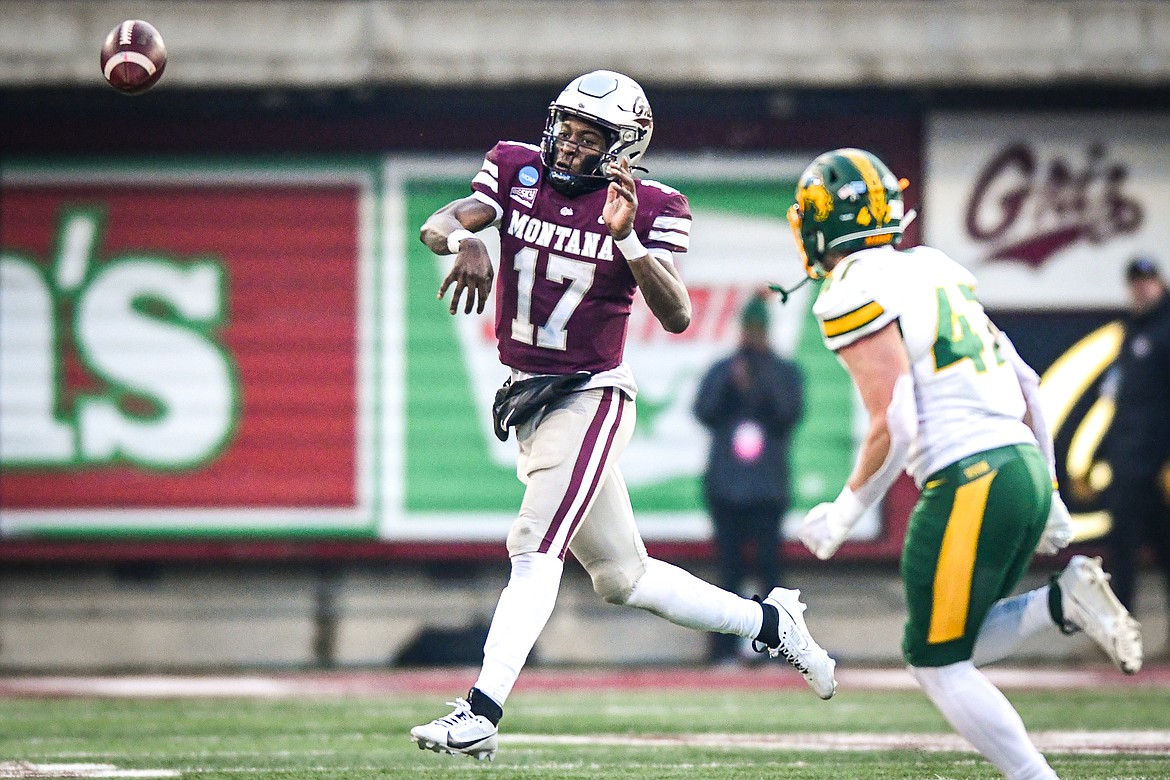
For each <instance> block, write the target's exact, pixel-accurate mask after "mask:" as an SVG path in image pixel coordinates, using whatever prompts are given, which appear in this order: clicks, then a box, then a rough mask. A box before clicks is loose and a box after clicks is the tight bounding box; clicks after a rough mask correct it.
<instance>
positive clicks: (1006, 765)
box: [910, 661, 1057, 780]
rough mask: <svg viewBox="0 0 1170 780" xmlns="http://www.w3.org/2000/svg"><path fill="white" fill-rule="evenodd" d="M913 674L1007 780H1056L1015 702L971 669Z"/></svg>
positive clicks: (915, 670)
mask: <svg viewBox="0 0 1170 780" xmlns="http://www.w3.org/2000/svg"><path fill="white" fill-rule="evenodd" d="M910 673H911V674H913V675H914V678H915V679H916V680H918V684H919V685H921V686H922V690H923V691H924V692H925V693H926V696H927V698H929V699H930V700H931V701H932V702H934V706H935V707H937V708H938V711H939V712H941V713H942V714H943V717H945V718H946V719H947V722H949V723H950V724H951V726H952V727H954V729H955V731H957V732H959V734H960V735H961V736H962V737H964V738H965V739H966V740H967V741H968V742H970V743H971V744H972V745H974V747H975V749H976V750H978V751H979V752H980V753H982V754H983V757H984V758H986V759H987V760H988V761H990V762H991V763H992V764H994V765H995V766H996V768H997V769H999V771H1000V772H1003V774H1004V775H1005V776H1006V777H1007V778H1008V780H1057V778H1056V773H1055V772H1054V771H1052V767H1050V766H1049V765H1048V762H1047V761H1046V760H1045V759H1044V756H1043V755H1041V754H1040V751H1039V750H1037V749H1036V746H1035V745H1033V744H1032V740H1030V739H1029V738H1028V732H1027V731H1026V730H1025V729H1024V722H1023V721H1022V720H1020V716H1019V714H1018V713H1017V712H1016V711H1015V709H1014V708H1013V707H1012V705H1011V702H1009V701H1008V700H1007V697H1005V696H1004V695H1003V694H1002V693H1000V691H999V689H998V688H996V687H995V686H994V685H992V684H991V681H990V680H988V679H987V677H986V676H984V674H983V673H982V672H980V671H979V670H978V669H976V668H975V665H974V664H973V663H971V662H970V661H960V662H959V663H957V664H950V665H949V666H939V667H921V666H911V667H910Z"/></svg>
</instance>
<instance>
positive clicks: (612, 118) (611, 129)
mask: <svg viewBox="0 0 1170 780" xmlns="http://www.w3.org/2000/svg"><path fill="white" fill-rule="evenodd" d="M566 115H568V116H573V117H577V118H580V119H584V120H585V121H587V122H592V123H593V124H596V125H598V126H600V127H601V129H602V130H604V131H606V136H607V140H608V142H609V147H608V149H607V150H606V151H605V152H603V153H602V155H601V157H600V158H599V159H598V160H597V164H596V165H595V166H594V168H593V170H592V171H585V172H583V173H580V174H573V173H566V172H565V171H558V170H556V169H555V168H554V167H553V158H554V155H555V152H556V136H557V130H558V128H559V127H560V124H561V121H562V120H563V119H564V118H565V116H566ZM653 132H654V116H653V114H651V112H650V103H649V101H647V100H646V93H645V92H643V91H642V87H640V86H639V85H638V82H636V81H634V80H633V79H632V78H630V77H629V76H624V75H622V74H621V73H616V72H614V71H612V70H595V71H593V72H592V73H586V74H585V75H584V76H578V77H577V78H575V79H573V80H572V81H571V82H570V83H569V86H567V87H565V88H564V90H563V91H562V92H561V94H560V96H558V97H557V99H556V100H554V101H553V102H552V103H550V104H549V107H548V120H547V121H546V122H545V125H544V135H543V136H542V137H541V142H540V151H541V159H543V160H544V165H545V168H546V169H547V170H548V177H549V182H550V183H551V184H552V185H553V187H554V188H556V189H557V190H558V191H559V192H562V193H564V194H566V195H577V194H580V193H582V192H588V191H591V190H596V189H600V188H601V187H603V186H605V185H606V184H608V179H606V177H605V171H606V168H607V167H608V166H609V164H610V163H616V162H617V161H618V159H620V158H621V157H622V156H626V157H629V158H630V164H631V165H635V164H636V163H637V162H639V161H640V160H641V159H642V155H643V154H645V152H646V147H648V146H650V136H651V135H652V134H653Z"/></svg>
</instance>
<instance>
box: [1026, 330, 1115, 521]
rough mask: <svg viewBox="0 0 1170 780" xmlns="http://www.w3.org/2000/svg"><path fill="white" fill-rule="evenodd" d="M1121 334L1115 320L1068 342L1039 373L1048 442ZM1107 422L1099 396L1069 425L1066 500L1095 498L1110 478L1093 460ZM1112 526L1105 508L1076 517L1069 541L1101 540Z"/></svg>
mask: <svg viewBox="0 0 1170 780" xmlns="http://www.w3.org/2000/svg"><path fill="white" fill-rule="evenodd" d="M1124 335H1125V334H1124V329H1123V328H1122V325H1121V323H1120V322H1111V323H1109V324H1107V325H1103V326H1101V327H1100V328H1097V330H1095V331H1093V332H1092V333H1090V334H1089V335H1087V336H1085V337H1084V338H1083V339H1081V340H1080V341H1078V342H1077V343H1076V344H1073V345H1072V347H1070V348H1069V349H1068V351H1067V352H1065V353H1064V354H1063V355H1061V356H1060V357H1059V358H1057V360H1056V362H1054V363H1053V364H1052V365H1051V366H1049V368H1048V370H1047V371H1045V372H1044V376H1043V378H1042V379H1041V380H1040V393H1041V397H1042V399H1043V403H1044V414H1045V417H1047V418H1048V422H1049V425H1051V426H1052V435H1053V438H1057V437H1058V435H1059V433H1060V430H1061V428H1062V427H1064V425H1065V424H1066V423H1069V422H1070V420H1069V416H1070V415H1071V414H1072V411H1073V409H1074V408H1075V407H1076V406H1077V404H1078V403H1079V402H1080V401H1081V399H1082V398H1084V396H1085V393H1086V392H1088V391H1089V390H1090V388H1092V387H1093V385H1094V384H1095V383H1096V382H1097V380H1098V379H1099V378H1100V377H1101V375H1102V374H1103V373H1105V371H1106V369H1108V368H1109V366H1110V365H1111V364H1112V363H1113V361H1114V360H1115V359H1116V358H1117V354H1118V351H1119V350H1120V349H1121V342H1122V338H1123V337H1124ZM1112 421H1113V400H1112V399H1111V398H1108V397H1101V398H1098V399H1097V400H1096V401H1095V402H1094V403H1093V405H1092V406H1091V407H1090V408H1089V411H1088V412H1086V413H1085V415H1084V416H1083V417H1082V418H1081V419H1080V420H1079V421H1075V423H1073V424H1075V425H1076V430H1075V431H1073V435H1072V438H1071V439H1070V440H1069V445H1068V452H1066V453H1065V473H1066V474H1067V475H1068V480H1067V485H1066V487H1067V489H1068V493H1069V496H1070V497H1071V498H1074V499H1076V500H1077V501H1079V502H1091V501H1095V500H1096V499H1098V498H1099V497H1100V495H1101V492H1102V491H1103V490H1104V489H1105V488H1106V487H1108V486H1109V482H1110V481H1111V479H1112V472H1111V470H1110V468H1109V464H1108V463H1106V462H1104V461H1101V460H1098V459H1097V451H1098V449H1099V448H1100V446H1101V441H1102V440H1103V439H1104V438H1105V433H1106V431H1108V430H1109V424H1110V423H1111V422H1112ZM1112 525H1113V523H1112V520H1111V518H1110V517H1109V513H1108V512H1106V511H1104V510H1095V511H1090V512H1081V513H1078V514H1075V515H1073V531H1074V536H1073V541H1078V542H1079V541H1084V540H1086V539H1096V538H1098V537H1100V536H1104V535H1105V534H1107V533H1108V532H1109V529H1110V528H1111V527H1112Z"/></svg>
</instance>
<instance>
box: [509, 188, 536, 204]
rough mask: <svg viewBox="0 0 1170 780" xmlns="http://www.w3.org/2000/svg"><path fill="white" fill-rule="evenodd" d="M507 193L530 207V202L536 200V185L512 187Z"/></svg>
mask: <svg viewBox="0 0 1170 780" xmlns="http://www.w3.org/2000/svg"><path fill="white" fill-rule="evenodd" d="M509 194H510V195H511V197H512V200H514V201H516V202H517V203H523V204H524V205H525V206H527V207H528V208H532V204H533V203H535V202H536V187H513V188H512V191H511V193H509Z"/></svg>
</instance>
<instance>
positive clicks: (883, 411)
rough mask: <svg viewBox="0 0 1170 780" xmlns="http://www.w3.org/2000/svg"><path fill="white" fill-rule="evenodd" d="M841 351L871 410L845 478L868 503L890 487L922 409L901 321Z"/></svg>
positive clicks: (901, 462) (843, 359) (854, 381)
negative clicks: (919, 408) (911, 370)
mask: <svg viewBox="0 0 1170 780" xmlns="http://www.w3.org/2000/svg"><path fill="white" fill-rule="evenodd" d="M837 355H838V356H839V357H840V358H841V361H842V362H843V363H844V364H845V368H846V370H848V371H849V375H850V376H851V377H852V378H853V383H854V384H855V385H856V386H857V390H858V392H859V393H860V394H861V402H862V404H863V405H864V406H865V411H866V412H868V413H869V428H868V430H867V431H866V434H865V439H864V440H863V441H862V443H861V451H860V452H859V453H858V456H857V463H856V464H855V465H854V467H853V473H852V474H850V475H849V480H848V481H847V482H846V486H847V487H848V489H849V490H851V491H852V492H853V493H854V495H856V496H857V498H858V501H859V502H860V503H861V504H862V506H863V508H864V507H868V506H869V505H870V504H873V503H876V502H877V501H878V499H880V498H881V497H882V496H883V495H885V492H886V491H887V490H889V488H890V485H892V484H893V483H894V480H895V479H896V478H897V476H898V474H900V473H901V471H902V467H903V466H904V464H905V462H906V456H907V454H909V452H910V444H911V443H912V442H913V441H914V434H915V433H916V431H917V427H918V409H917V404H916V403H915V401H914V384H913V380H912V379H911V376H910V360H909V358H908V357H907V356H906V346H905V344H904V343H903V341H902V335H901V333H899V331H898V325H897V323H896V322H891V323H889V324H888V325H886V326H885V327H884V328H882V329H881V330H879V331H878V332H876V333H874V334H873V335H870V336H866V337H865V338H862V339H859V340H857V341H855V342H853V343H852V344H849V345H848V346H845V347H842V348H841V349H840V350H839V351H838V352H837Z"/></svg>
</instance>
